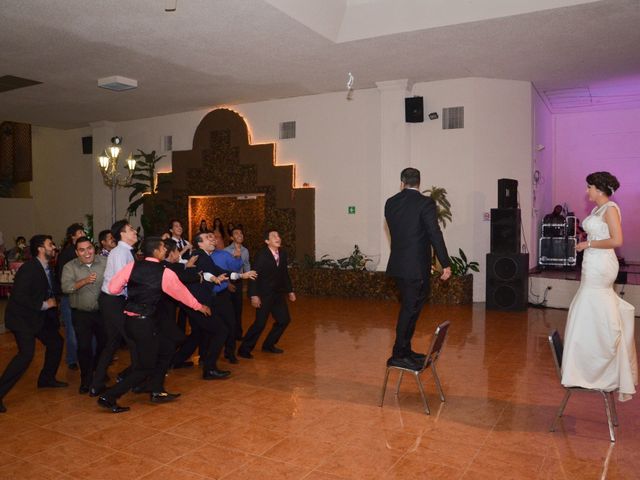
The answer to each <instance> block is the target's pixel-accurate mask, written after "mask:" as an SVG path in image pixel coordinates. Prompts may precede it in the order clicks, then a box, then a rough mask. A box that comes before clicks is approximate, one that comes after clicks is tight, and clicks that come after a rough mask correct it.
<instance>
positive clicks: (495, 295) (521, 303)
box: [486, 253, 529, 310]
mask: <svg viewBox="0 0 640 480" xmlns="http://www.w3.org/2000/svg"><path fill="white" fill-rule="evenodd" d="M486 268H487V294H486V302H487V308H488V309H490V310H526V309H527V305H528V304H529V296H528V286H529V254H528V253H514V254H496V253H488V254H487V267H486Z"/></svg>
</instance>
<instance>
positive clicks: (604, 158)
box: [553, 108, 640, 261]
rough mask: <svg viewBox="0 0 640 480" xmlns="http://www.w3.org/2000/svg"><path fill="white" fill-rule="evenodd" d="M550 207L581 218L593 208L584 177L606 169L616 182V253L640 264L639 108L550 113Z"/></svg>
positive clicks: (613, 198) (614, 197)
mask: <svg viewBox="0 0 640 480" xmlns="http://www.w3.org/2000/svg"><path fill="white" fill-rule="evenodd" d="M554 136H555V142H556V145H555V160H554V173H553V179H554V183H553V198H554V203H559V204H562V203H564V202H566V203H567V204H568V205H569V208H570V209H571V210H573V211H575V212H576V214H577V216H578V217H579V218H580V219H584V217H586V216H587V215H588V214H589V213H590V212H591V209H592V208H593V204H590V203H589V202H588V201H587V198H586V195H585V191H586V181H585V177H586V176H587V175H588V174H589V173H592V172H596V171H603V170H605V171H609V172H611V173H612V174H614V175H615V176H616V177H617V178H618V180H619V181H620V185H621V186H620V190H619V191H618V192H616V193H615V195H614V196H613V197H612V200H614V201H616V202H617V203H618V204H619V205H620V208H621V209H622V222H623V223H622V225H623V232H624V237H625V243H624V245H623V246H622V247H621V248H620V249H619V251H618V253H619V254H620V255H622V256H623V257H625V259H626V260H631V261H638V260H640V242H638V241H637V239H638V238H640V222H639V221H637V219H636V217H637V215H636V212H635V209H636V208H637V205H638V204H639V203H640V109H637V108H636V109H626V110H612V111H592V112H584V113H567V114H558V115H555V131H554Z"/></svg>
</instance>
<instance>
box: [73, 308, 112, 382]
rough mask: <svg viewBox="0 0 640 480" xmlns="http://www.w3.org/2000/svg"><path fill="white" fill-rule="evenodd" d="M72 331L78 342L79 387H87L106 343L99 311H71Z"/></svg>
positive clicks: (105, 334)
mask: <svg viewBox="0 0 640 480" xmlns="http://www.w3.org/2000/svg"><path fill="white" fill-rule="evenodd" d="M71 318H72V320H73V329H74V330H75V331H76V338H77V340H78V363H79V364H80V385H81V386H85V387H89V386H91V382H92V379H93V371H94V369H95V367H96V365H97V363H98V358H100V354H101V353H102V350H103V349H104V346H105V343H106V342H107V333H106V331H105V328H104V323H103V321H102V316H101V315H100V311H99V310H96V311H95V312H85V311H83V310H77V309H75V308H73V309H71ZM94 337H95V339H96V350H95V353H94V351H93V339H94Z"/></svg>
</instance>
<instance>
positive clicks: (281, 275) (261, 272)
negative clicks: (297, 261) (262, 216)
mask: <svg viewBox="0 0 640 480" xmlns="http://www.w3.org/2000/svg"><path fill="white" fill-rule="evenodd" d="M264 243H265V246H264V247H263V248H262V249H261V250H259V251H258V253H256V258H255V260H254V261H253V268H254V269H255V271H256V272H257V274H258V278H257V279H256V280H255V281H253V282H251V283H249V298H251V305H252V306H253V307H254V308H255V309H256V319H255V321H254V322H253V324H252V325H251V326H250V327H249V329H248V330H247V333H246V334H245V336H244V340H243V341H242V343H241V344H240V347H238V356H239V357H242V358H253V355H252V354H251V351H252V350H253V349H254V347H255V346H256V343H258V339H259V338H260V335H261V334H262V332H263V330H264V328H265V326H266V324H267V319H268V318H269V315H273V319H274V324H273V327H272V328H271V331H270V332H269V334H268V335H267V338H265V340H264V342H263V343H262V351H263V352H268V353H283V352H284V350H282V349H281V348H279V347H277V346H276V343H278V340H280V337H282V334H283V333H284V331H285V329H286V328H287V325H289V323H290V322H291V316H290V315H289V307H288V306H287V299H286V297H288V298H289V301H291V302H295V301H296V294H295V293H293V287H292V286H291V278H290V277H289V270H288V266H287V252H286V251H284V250H282V249H281V248H280V246H281V244H282V240H281V239H280V234H279V233H278V231H277V230H276V229H273V228H272V229H268V230H266V231H265V234H264Z"/></svg>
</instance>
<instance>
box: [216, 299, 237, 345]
mask: <svg viewBox="0 0 640 480" xmlns="http://www.w3.org/2000/svg"><path fill="white" fill-rule="evenodd" d="M211 312H212V314H213V318H214V319H216V320H217V321H219V322H222V323H224V326H225V327H226V328H227V332H228V333H227V338H226V339H225V342H224V355H225V357H233V356H235V354H236V319H235V315H234V313H233V304H232V303H231V296H230V295H229V292H228V291H227V290H222V291H221V292H218V293H216V296H215V297H214V298H213V305H212V307H211Z"/></svg>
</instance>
